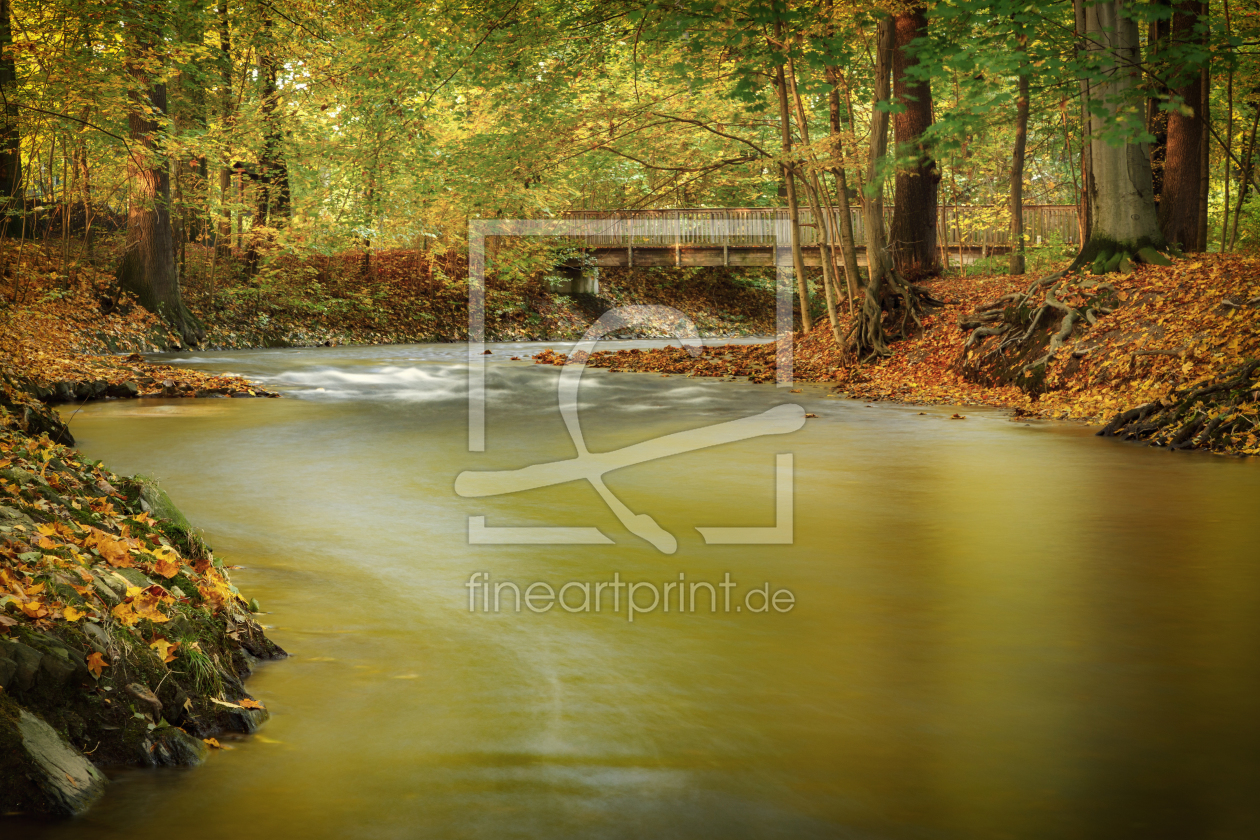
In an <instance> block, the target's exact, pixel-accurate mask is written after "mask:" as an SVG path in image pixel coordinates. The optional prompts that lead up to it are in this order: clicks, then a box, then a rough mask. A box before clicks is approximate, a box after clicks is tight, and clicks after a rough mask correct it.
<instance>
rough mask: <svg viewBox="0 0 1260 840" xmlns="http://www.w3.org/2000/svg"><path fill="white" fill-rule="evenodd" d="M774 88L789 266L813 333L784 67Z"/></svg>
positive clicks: (804, 320) (806, 323)
mask: <svg viewBox="0 0 1260 840" xmlns="http://www.w3.org/2000/svg"><path fill="white" fill-rule="evenodd" d="M775 35H776V36H778V37H780V38H781V37H782V26H781V25H780V24H778V23H776V24H775ZM774 80H775V88H776V89H777V92H778V95H779V129H780V132H779V133H780V136H781V137H782V147H783V158H784V160H783V163H782V164H781V165H780V169H781V171H782V172H783V184H784V186H785V187H786V188H787V202H788V219H789V220H790V222H791V225H792V264H793V266H794V268H795V269H796V293H797V295H798V296H799V297H800V301H801V329H802V330H803V331H804V332H810V331H812V330H813V329H814V319H813V318H812V317H811V316H810V314H809V285H808V283H807V282H806V280H805V259H804V257H803V256H802V254H801V223H800V208H799V206H798V205H797V201H796V183H795V182H794V180H793V178H792V165H791V163H790V158H791V155H792V123H791V118H790V117H789V115H788V94H787V81H786V80H785V79H784V76H783V65H781V64H780V65H779V66H777V67H775V68H774Z"/></svg>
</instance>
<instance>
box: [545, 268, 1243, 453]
mask: <svg viewBox="0 0 1260 840" xmlns="http://www.w3.org/2000/svg"><path fill="white" fill-rule="evenodd" d="M1030 284H1031V285H1030ZM929 286H930V288H931V289H932V291H933V293H934V294H935V295H936V296H937V297H938V298H941V299H943V300H945V301H946V302H947V303H946V305H945V306H943V307H941V308H938V309H934V310H931V311H930V312H928V313H927V315H926V316H925V317H924V318H923V328H922V330H919V331H916V332H914V333H913V334H912V335H911V336H909V337H908V338H905V339H902V340H900V341H897V342H895V343H894V344H893V345H892V347H893V354H892V355H891V356H890V357H888V358H883V359H875V360H867V361H857V360H854V359H853V358H851V357H849V356H848V355H847V354H846V353H845V352H844V349H843V348H842V347H841V346H839V345H837V343H836V341H835V339H834V337H833V334H832V331H831V329H830V325H829V324H827V323H826V322H825V320H824V322H823V323H822V324H821V325H820V326H818V327H817V328H816V329H815V330H814V331H813V332H812V333H810V334H808V335H805V336H800V335H798V336H797V337H796V339H795V342H794V359H793V365H794V367H793V374H794V377H795V379H796V380H798V381H802V382H817V383H827V384H831V385H834V386H835V387H836V390H837V392H838V393H840V394H841V395H844V396H848V397H850V398H853V399H858V400H863V401H867V402H874V401H895V402H902V403H907V404H911V405H916V404H921V405H958V406H990V407H997V408H1006V409H1010V410H1011V411H1012V412H1013V413H1014V414H1016V415H1017V416H1029V417H1044V418H1049V419H1056V420H1076V421H1082V422H1087V423H1092V424H1096V425H1100V426H1103V432H1105V433H1107V434H1112V435H1116V436H1121V437H1128V438H1131V439H1135V440H1144V441H1147V442H1150V443H1152V444H1154V445H1161V446H1173V447H1177V448H1186V449H1203V450H1207V451H1212V452H1218V453H1222V454H1233V455H1255V454H1260V439H1258V438H1260V433H1258V430H1257V422H1258V421H1260V380H1258V379H1257V376H1258V374H1260V364H1258V363H1257V360H1260V259H1257V258H1255V257H1243V256H1235V255H1228V256H1220V255H1204V256H1196V257H1195V258H1193V259H1185V260H1177V261H1176V262H1174V264H1173V265H1171V266H1167V267H1160V266H1141V267H1139V268H1137V269H1136V270H1134V271H1133V272H1132V273H1130V274H1110V275H1106V276H1104V277H1095V276H1093V275H1088V274H1078V275H1068V276H1065V277H1060V278H1056V279H1054V280H1051V281H1049V282H1046V283H1041V282H1033V281H1032V280H1030V278H1029V277H1016V276H1012V275H991V276H985V277H965V278H963V277H957V276H953V277H948V278H941V279H936V280H933V281H930V283H929ZM892 320H893V319H892V318H889V321H890V322H891V321H892ZM1065 324H1066V327H1067V332H1066V333H1064V325H1065ZM850 326H851V316H850V315H848V314H847V313H846V314H844V315H843V316H842V317H841V319H840V324H839V327H840V333H841V335H845V334H847V333H848V331H849V329H850ZM980 330H984V332H979V331H980ZM1008 331H1009V334H1011V335H1014V336H1015V337H1017V338H1022V337H1024V336H1027V338H1026V339H1025V340H1024V341H1023V342H1010V343H1009V344H1007V345H1006V346H1002V343H1001V342H1000V341H997V340H994V339H1000V338H1001V336H1002V334H1003V333H1005V332H1008ZM1056 336H1057V337H1058V339H1059V340H1058V341H1057V342H1056ZM535 361H536V362H539V363H544V364H548V363H549V364H564V363H565V362H566V361H567V359H566V357H565V356H564V355H563V354H554V353H549V352H548V353H543V354H540V355H539V356H538V357H536V359H535ZM587 363H588V364H589V365H592V366H595V367H602V368H607V369H609V370H611V371H641V372H654V373H669V374H686V375H692V376H715V377H746V378H747V379H748V380H749V381H752V382H759V383H764V382H771V381H773V376H774V348H773V345H725V346H721V347H707V348H705V350H704V352H703V354H702V355H700V356H699V357H694V358H693V357H692V356H690V355H689V354H688V353H687V352H685V351H684V350H682V349H681V348H664V349H660V350H650V351H644V352H639V351H624V350H623V351H617V352H596V353H593V354H592V355H591V357H590V358H589V360H588V361H587Z"/></svg>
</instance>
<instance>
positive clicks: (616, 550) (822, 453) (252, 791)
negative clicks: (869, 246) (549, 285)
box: [0, 342, 1260, 840]
mask: <svg viewBox="0 0 1260 840" xmlns="http://www.w3.org/2000/svg"><path fill="white" fill-rule="evenodd" d="M643 344H645V342H640V343H639V346H642V345H643ZM623 346H629V345H628V344H627V345H623ZM493 349H494V353H493V355H492V356H490V357H488V358H489V360H490V365H489V369H488V376H489V378H488V387H489V391H488V394H489V407H490V412H489V417H488V425H487V449H486V452H484V453H478V454H470V453H468V452H467V451H466V446H465V441H466V438H465V434H466V429H467V425H466V423H467V420H466V411H465V408H464V404H463V394H464V372H463V367H462V364H463V360H464V355H463V353H464V350H463V348H462V347H458V346H444V347H423V346H413V347H404V348H399V347H391V348H340V349H333V350H327V349H323V350H276V351H260V352H232V353H226V354H206V355H204V356H200V357H198V358H197V359H196V361H197V363H198V364H199V365H200V366H201V367H203V368H206V369H213V370H229V371H234V372H240V373H248V374H250V375H254V376H258V377H262V378H265V379H266V381H267V382H268V383H270V384H271V385H273V386H278V387H281V388H283V389H285V390H287V393H288V395H289V396H290V397H291V398H288V399H279V400H221V401H214V402H211V401H198V402H197V403H187V402H176V401H139V402H110V403H103V404H97V405H89V406H88V407H86V408H84V409H83V410H82V411H80V412H79V413H78V415H77V416H76V417H75V419H74V421H73V430H74V432H75V434H76V435H77V436H78V437H79V438H80V441H81V445H82V448H83V449H84V451H85V452H86V453H87V454H88V455H90V456H92V457H96V458H102V459H105V460H106V461H107V462H108V463H109V464H110V465H111V466H112V467H113V468H115V469H117V470H123V471H130V472H143V473H147V474H150V475H154V476H156V477H158V478H159V479H160V480H161V481H162V482H163V483H164V485H165V486H166V487H167V489H168V490H169V491H170V493H171V495H172V496H173V497H174V499H175V500H176V501H177V502H178V503H179V504H180V505H181V506H182V507H183V508H184V510H185V512H186V513H187V514H188V515H189V517H190V518H191V519H192V520H193V521H194V522H196V523H198V524H199V525H200V526H201V527H203V528H204V529H205V530H206V532H207V535H208V536H209V538H210V540H211V541H212V543H213V544H214V545H215V546H216V547H217V549H218V550H219V552H220V553H221V554H223V555H225V556H226V557H227V558H228V559H229V560H230V561H231V562H233V563H237V564H240V565H242V566H244V567H246V568H245V570H244V571H240V572H237V573H236V580H237V583H238V584H239V585H241V587H242V588H243V589H244V590H245V591H247V592H248V593H249V594H250V595H254V596H257V597H258V598H259V599H260V600H261V602H262V604H263V607H264V609H265V610H267V611H268V613H269V614H268V615H267V616H265V619H264V620H265V621H266V622H267V623H268V624H269V625H271V626H272V631H271V632H272V633H273V635H274V637H275V638H276V640H277V641H278V642H279V643H280V644H281V645H283V646H284V647H285V648H287V649H288V650H290V651H291V652H292V653H293V654H294V656H293V658H292V659H290V660H287V661H284V662H281V663H276V664H273V665H268V666H266V667H265V668H263V670H262V671H261V672H260V673H259V674H258V675H257V676H256V677H255V678H254V679H253V680H252V682H251V690H252V691H254V692H255V694H256V695H257V696H259V697H260V698H261V699H263V700H264V701H265V702H266V703H267V705H268V707H269V708H270V709H271V710H272V712H273V714H274V718H273V720H272V721H271V723H269V724H268V725H267V727H266V728H265V729H264V730H263V733H262V736H260V737H255V738H251V739H246V740H242V741H238V742H236V743H235V746H236V749H235V750H233V751H230V752H224V753H217V754H215V755H214V756H213V757H212V759H211V761H210V762H209V763H208V765H207V766H205V767H203V768H200V769H197V770H195V771H190V772H128V773H124V774H121V775H120V776H119V778H118V781H117V784H115V785H114V786H113V787H112V788H111V790H110V793H109V795H108V796H107V798H106V799H105V801H104V802H103V803H102V804H101V805H99V806H98V807H97V808H96V809H95V810H93V811H92V812H91V813H90V814H89V815H88V816H87V817H85V818H84V819H81V820H78V821H76V822H74V823H70V824H65V825H61V826H44V827H31V826H26V825H25V824H22V825H21V829H22V831H23V832H24V833H25V834H24V836H38V837H67V838H69V837H74V838H79V837H88V838H91V837H127V838H150V837H152V838H164V839H165V838H171V837H181V838H182V837H189V838H201V837H206V838H209V837H216V838H217V837H223V836H233V837H237V838H277V837H284V838H287V837H381V838H414V837H435V838H448V837H487V838H488V837H493V838H502V837H570V836H574V837H577V836H580V837H636V838H637V837H648V836H655V837H679V838H694V837H715V838H732V837H791V838H799V837H846V838H847V837H852V838H960V840H961V839H962V838H979V837H995V838H996V837H1019V838H1063V837H1098V838H1116V837H1134V838H1137V837H1141V838H1154V837H1168V838H1185V837H1220V838H1227V837H1251V836H1257V834H1258V833H1260V805H1257V802H1256V797H1255V796H1254V792H1255V789H1256V787H1257V784H1258V783H1260V715H1258V714H1257V712H1258V711H1260V703H1258V702H1257V697H1258V696H1260V692H1258V689H1260V611H1258V610H1257V606H1260V569H1258V568H1257V565H1258V564H1257V554H1258V552H1257V546H1260V516H1258V515H1257V514H1260V469H1258V466H1260V465H1258V464H1256V463H1253V462H1243V461H1235V460H1226V459H1220V458H1213V457H1206V456H1199V455H1186V454H1177V455H1173V454H1169V453H1166V452H1160V451H1152V450H1147V449H1143V448H1139V447H1133V446H1129V445H1125V444H1119V443H1116V442H1113V441H1103V440H1099V439H1096V438H1093V437H1091V436H1090V435H1089V433H1088V431H1087V430H1084V429H1081V428H1078V427H1074V426H1049V425H1024V424H1022V423H1014V422H1011V421H1010V420H1008V419H1007V418H1004V417H1002V416H999V415H997V414H995V413H987V412H983V411H981V412H977V411H976V410H974V409H972V410H969V411H967V412H964V413H967V414H968V415H969V418H968V419H967V420H966V421H965V422H959V421H949V420H948V419H946V418H948V415H949V414H950V413H952V410H936V409H928V410H926V411H925V413H922V414H921V413H920V411H919V410H918V409H909V408H900V407H895V406H882V405H881V406H873V407H868V406H865V405H863V404H861V403H856V402H849V401H840V400H832V399H826V398H824V397H825V392H824V391H822V390H820V389H811V388H809V387H805V388H804V389H803V391H804V392H803V393H801V394H792V395H790V396H789V395H788V394H787V393H786V392H785V391H783V390H778V389H775V388H773V387H771V386H753V385H746V384H723V383H718V382H714V381H707V380H696V379H687V378H683V377H671V378H662V377H658V376H650V375H632V374H609V373H607V372H605V371H590V372H588V374H587V376H586V380H587V381H585V382H584V383H583V386H582V387H583V397H582V399H583V402H582V406H583V409H582V410H583V415H582V425H583V430H584V432H585V435H586V439H587V441H588V444H589V445H590V447H591V449H592V450H593V451H603V450H608V449H614V448H618V447H622V446H626V445H629V444H632V443H635V442H638V441H642V440H645V439H648V438H650V437H653V436H656V435H660V434H665V433H670V432H675V431H679V430H682V429H687V428H692V427H695V426H699V425H705V424H709V423H714V422H719V421H724V420H732V419H736V418H738V417H742V416H745V415H749V414H753V413H756V412H759V411H763V410H765V409H767V408H770V407H772V406H774V405H777V404H779V403H781V402H786V401H788V400H789V399H790V400H791V401H793V402H798V403H800V404H801V405H802V406H804V407H805V409H806V410H807V411H809V412H813V413H816V414H817V415H819V417H818V419H816V420H810V421H809V422H808V423H807V424H806V426H805V428H804V429H802V430H801V431H799V432H795V433H793V434H791V435H785V436H781V437H775V438H763V439H756V440H749V441H743V442H740V443H734V444H728V445H725V446H722V447H718V448H715V449H710V450H703V451H698V452H692V453H688V454H684V455H679V456H676V457H671V458H668V459H664V460H660V461H656V462H652V463H648V464H641V465H637V466H633V467H630V468H627V469H624V470H620V471H617V472H614V473H610V474H609V475H608V477H607V481H608V485H609V487H610V488H611V489H612V490H613V491H614V492H615V493H616V494H617V495H618V496H619V497H620V498H622V499H623V500H625V502H626V504H627V505H628V506H629V507H630V508H631V509H632V510H634V511H636V512H643V513H649V514H651V516H653V517H654V518H655V519H656V520H657V521H658V522H660V523H661V525H662V526H663V527H665V528H666V530H668V531H670V532H671V533H673V534H676V535H677V536H678V539H679V549H678V552H677V554H674V555H672V556H668V555H664V554H661V553H660V552H658V551H657V550H656V549H654V548H652V547H651V546H650V545H648V544H647V543H646V542H644V541H643V540H640V539H639V538H637V537H635V536H633V535H632V534H629V533H628V532H627V531H626V530H625V529H624V528H623V527H622V526H621V525H620V524H619V523H618V521H617V520H616V519H615V518H614V517H613V515H612V513H610V512H609V510H608V509H607V508H606V507H605V506H604V505H603V504H602V503H601V502H600V500H599V498H598V497H597V496H596V494H595V492H594V491H593V490H592V488H591V487H590V485H588V484H586V483H585V482H571V483H568V484H564V485H559V486H555V487H549V488H545V489H539V490H532V491H528V492H524V493H520V494H517V495H514V496H503V497H490V498H485V499H461V498H459V497H458V496H457V495H456V494H455V493H454V490H453V484H454V480H455V476H456V475H458V474H459V473H460V472H461V471H464V470H469V469H473V470H484V469H514V468H517V467H521V466H525V465H527V464H531V463H536V462H539V461H544V460H554V459H560V458H570V457H573V455H574V451H573V445H572V443H571V442H570V440H569V437H568V435H567V433H566V432H565V429H564V426H563V424H562V422H561V420H560V418H559V416H558V414H557V412H556V408H555V390H554V389H555V385H556V377H557V375H558V369H556V368H551V367H542V366H537V367H535V366H533V365H530V364H529V363H528V361H522V362H511V361H509V358H510V356H511V355H521V354H522V350H526V349H528V348H526V347H525V346H524V345H496V346H494V347H493ZM320 389H322V390H320ZM784 451H791V452H793V453H795V465H796V479H795V487H796V495H795V526H796V528H795V534H796V539H795V544H793V545H790V546H777V545H768V546H706V545H704V543H703V540H702V539H701V538H700V535H699V534H698V533H697V532H696V530H695V527H696V526H769V525H772V524H774V510H775V509H774V464H775V457H774V456H775V454H776V453H777V452H784ZM470 515H476V516H485V517H486V522H487V524H489V525H499V526H508V525H516V526H527V525H565V526H594V527H598V528H599V529H600V530H602V531H603V532H604V533H605V534H608V535H609V536H611V537H612V538H613V539H614V540H615V544H614V545H606V546H599V545H591V546H469V545H468V544H467V530H468V524H467V518H468V517H469V516H470ZM474 572H482V573H484V574H488V575H489V576H490V578H491V580H492V581H494V582H504V581H513V582H516V583H518V584H521V585H525V584H528V583H531V582H535V581H543V582H548V583H550V584H552V585H553V586H556V587H558V586H559V585H560V584H563V583H564V582H566V581H607V580H610V579H611V578H612V575H613V573H614V572H615V573H617V574H618V575H619V576H620V578H621V579H622V580H630V581H650V582H654V583H655V584H656V585H658V586H660V585H663V584H664V583H665V582H668V581H676V580H677V579H678V576H679V574H680V573H683V574H684V575H685V577H686V579H687V580H688V581H699V580H705V581H712V582H716V581H719V580H721V579H722V577H723V575H724V574H728V573H729V575H730V579H731V580H733V581H736V582H738V584H739V586H740V587H741V588H740V589H737V590H736V592H737V593H740V594H738V595H737V596H736V600H734V601H733V603H736V604H738V603H741V601H740V600H739V599H740V598H742V594H743V593H744V592H745V591H746V587H749V586H761V585H762V584H763V583H767V582H768V583H769V584H770V585H771V587H772V590H773V589H779V588H786V589H788V590H790V591H791V592H792V593H794V595H795V598H796V605H795V607H794V608H793V609H792V610H791V612H788V613H777V612H775V611H773V610H771V611H768V612H766V613H756V614H750V613H749V612H747V611H741V612H734V611H732V612H725V611H723V610H721V609H719V610H718V612H717V613H711V612H709V611H708V609H707V604H708V601H707V600H706V598H707V595H702V597H701V601H700V603H701V608H698V609H697V610H696V611H695V612H690V611H683V612H681V613H680V612H678V611H677V610H676V609H674V610H671V611H670V612H668V613H665V612H662V611H661V610H659V609H658V610H656V611H654V612H652V613H650V614H647V615H637V616H636V618H635V622H634V623H633V624H631V623H629V622H628V621H627V620H626V616H625V612H624V610H623V611H622V612H620V613H613V612H611V611H609V610H608V609H607V608H605V609H604V610H603V611H601V612H599V613H594V612H581V613H568V612H565V611H562V610H561V609H558V608H555V609H552V610H550V611H548V612H546V613H543V614H534V613H532V612H530V611H528V610H523V611H522V612H521V613H519V614H518V613H514V612H508V611H506V610H504V611H502V612H500V613H498V614H495V613H493V612H491V613H489V614H486V613H482V612H480V611H477V612H474V613H470V612H469V610H468V598H469V590H468V589H467V588H466V586H465V584H466V583H467V581H468V580H469V578H470V576H471V575H472V574H473V573H474ZM571 594H572V593H571ZM641 594H642V593H641ZM572 597H573V598H576V597H577V596H576V595H572ZM719 606H720V605H719ZM9 825H15V826H16V825H18V824H16V823H10V824H9ZM4 827H5V824H4V823H0V828H4Z"/></svg>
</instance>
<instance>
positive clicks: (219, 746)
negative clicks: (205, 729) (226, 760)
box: [201, 738, 223, 750]
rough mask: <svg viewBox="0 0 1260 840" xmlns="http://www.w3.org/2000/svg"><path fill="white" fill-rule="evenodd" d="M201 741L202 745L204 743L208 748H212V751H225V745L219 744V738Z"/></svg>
mask: <svg viewBox="0 0 1260 840" xmlns="http://www.w3.org/2000/svg"><path fill="white" fill-rule="evenodd" d="M201 741H202V743H204V744H205V745H206V746H208V747H210V748H211V749H215V750H221V749H223V745H222V744H220V743H219V741H218V739H217V738H202V739H201Z"/></svg>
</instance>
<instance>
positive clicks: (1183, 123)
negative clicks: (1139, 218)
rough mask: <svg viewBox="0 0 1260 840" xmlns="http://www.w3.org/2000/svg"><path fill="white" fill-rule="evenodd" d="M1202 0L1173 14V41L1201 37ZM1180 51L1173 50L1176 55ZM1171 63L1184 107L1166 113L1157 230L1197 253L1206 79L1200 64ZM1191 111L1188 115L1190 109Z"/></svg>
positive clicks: (1176, 90)
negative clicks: (1162, 181)
mask: <svg viewBox="0 0 1260 840" xmlns="http://www.w3.org/2000/svg"><path fill="white" fill-rule="evenodd" d="M1199 8H1200V4H1199V2H1198V0H1183V2H1181V3H1178V4H1177V5H1176V6H1175V8H1174V12H1173V19H1172V32H1171V36H1170V37H1171V43H1172V44H1173V45H1177V44H1187V43H1189V42H1191V41H1193V40H1197V37H1196V33H1195V27H1196V25H1197V24H1198V22H1199ZM1173 54H1174V55H1175V54H1176V53H1175V52H1174V53H1173ZM1164 66H1165V67H1167V69H1168V72H1169V75H1170V78H1172V79H1175V80H1176V81H1174V82H1173V84H1174V85H1175V87H1174V88H1173V93H1174V94H1175V95H1176V96H1177V97H1179V98H1180V99H1181V100H1182V101H1183V102H1184V106H1185V107H1184V109H1182V108H1177V109H1175V110H1172V111H1170V112H1168V145H1167V147H1166V148H1165V151H1164V183H1163V190H1162V191H1161V193H1160V196H1159V229H1160V233H1161V234H1162V235H1163V237H1164V241H1165V242H1168V243H1171V244H1177V245H1180V246H1181V248H1182V249H1183V250H1186V251H1193V250H1196V249H1197V248H1198V245H1199V184H1200V181H1201V174H1202V173H1201V170H1202V163H1203V155H1202V144H1203V125H1204V123H1203V106H1204V102H1203V81H1202V78H1201V74H1200V70H1201V68H1199V67H1197V66H1193V67H1184V66H1183V67H1181V68H1176V67H1168V63H1167V62H1166V63H1165V64H1164ZM1187 111H1188V112H1189V113H1186V112H1187Z"/></svg>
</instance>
